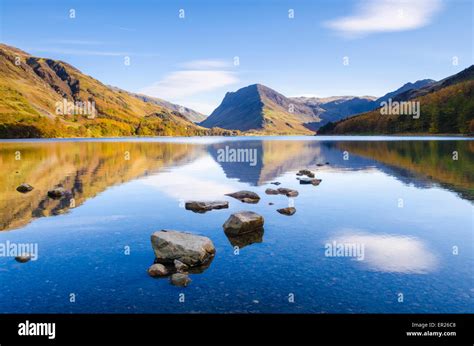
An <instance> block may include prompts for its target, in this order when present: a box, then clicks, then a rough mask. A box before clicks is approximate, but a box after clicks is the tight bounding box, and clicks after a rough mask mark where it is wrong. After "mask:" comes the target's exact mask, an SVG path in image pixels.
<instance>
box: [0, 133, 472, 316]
mask: <svg viewBox="0 0 474 346" xmlns="http://www.w3.org/2000/svg"><path fill="white" fill-rule="evenodd" d="M226 147H227V148H228V149H251V150H255V151H254V152H255V153H256V154H257V156H256V158H257V160H256V161H255V162H253V163H250V162H222V161H220V160H219V151H218V150H219V149H225V148H226ZM18 153H20V157H18ZM456 153H457V154H456ZM455 154H456V155H457V160H453V155H455ZM18 158H20V159H19V160H17V159H18ZM326 162H328V163H329V164H326ZM318 164H319V165H318ZM321 164H322V165H321ZM303 168H309V169H311V170H313V171H314V172H315V173H316V177H317V178H319V179H322V183H321V184H320V185H319V186H317V187H315V186H312V185H300V184H299V182H298V180H297V179H296V172H297V171H298V170H300V169H303ZM0 172H1V174H0V244H6V243H7V242H8V241H9V242H11V243H37V244H38V251H39V253H38V255H39V257H38V259H37V260H36V261H30V262H28V263H24V264H21V263H17V262H16V261H15V260H14V259H13V258H12V257H0V285H1V289H0V312H6V313H28V312H34V313H47V312H65V313H79V312H106V313H107V312H110V313H112V312H125V313H128V312H129V313H140V312H152V313H153V312H156V313H174V312H177V313H181V312H217V313H228V312H275V313H279V312H282V313H375V312H382V313H383V312H385V313H404V312H407V313H418V312H419V313H438V312H448V313H462V312H470V313H472V312H474V282H473V280H474V279H473V278H474V272H473V268H474V249H473V201H474V141H472V140H460V139H446V138H444V139H443V138H437V139H426V138H425V139H421V140H420V138H394V137H390V138H383V137H376V138H348V137H345V138H338V137H332V138H308V137H300V138H297V137H292V138H278V137H275V138H232V139H228V138H201V139H196V138H191V139H163V140H157V139H150V140H147V139H140V140H136V139H135V140H130V139H121V140H103V141H91V140H76V141H66V140H58V141H24V142H22V141H4V142H0ZM273 181H279V182H281V185H280V186H282V187H289V188H294V189H297V190H298V191H299V193H300V194H299V196H298V197H296V198H294V199H293V200H289V199H288V198H287V197H285V196H281V195H279V196H270V195H266V194H265V192H264V191H265V189H267V188H269V187H272V188H275V185H271V184H270V183H271V182H273ZM23 182H27V183H30V184H31V185H33V186H34V187H35V189H34V190H33V191H32V192H30V193H28V194H25V195H23V194H20V193H18V192H17V191H16V190H15V189H16V187H17V186H18V185H19V184H21V183H23ZM59 184H62V185H63V186H64V187H65V188H66V189H67V190H68V191H71V194H72V197H73V198H74V202H75V205H72V206H71V200H70V197H65V198H63V199H60V200H52V199H49V198H48V197H47V196H46V194H47V191H48V190H49V189H51V188H53V187H55V186H57V185H59ZM242 189H245V190H251V191H255V192H257V193H258V194H259V195H260V196H261V200H260V202H259V203H258V204H255V205H251V204H244V203H241V202H239V201H238V200H234V199H232V198H230V197H226V196H224V194H226V193H230V192H235V191H238V190H242ZM188 199H199V200H213V199H219V200H228V201H229V202H230V208H229V209H224V210H215V211H211V212H208V213H206V214H195V213H193V212H191V211H187V210H185V209H184V208H183V202H184V201H186V200H188ZM269 203H274V205H269ZM291 203H293V204H294V206H295V207H296V210H297V212H296V214H294V215H293V216H285V215H280V214H279V213H277V212H276V209H278V208H282V207H286V206H288V205H289V204H291ZM240 210H251V211H255V212H257V213H260V214H261V215H263V216H264V218H265V229H264V233H263V235H259V236H255V237H251V238H244V239H240V240H237V243H236V240H232V239H228V238H227V237H226V235H225V234H224V232H223V230H222V224H223V223H224V222H225V220H226V219H227V218H228V217H229V215H230V214H231V213H233V212H236V211H240ZM161 229H175V230H181V231H187V232H192V233H195V234H200V235H205V236H207V237H209V238H211V239H212V241H213V242H214V244H215V246H216V256H215V258H214V260H213V261H212V263H211V265H210V267H209V268H208V269H207V270H205V271H204V272H203V273H201V274H194V275H191V279H192V283H191V284H190V286H188V287H186V288H180V287H174V286H172V285H170V283H169V281H168V279H153V278H151V277H149V276H148V275H147V272H146V270H147V268H148V267H149V266H150V264H152V263H153V260H154V255H153V251H152V248H151V244H150V235H151V234H152V232H154V231H157V230H161ZM333 242H336V243H337V244H344V243H347V244H363V246H364V258H363V259H362V260H357V259H356V258H354V257H349V256H342V257H329V256H326V255H325V252H326V251H325V250H326V248H325V246H326V244H333ZM236 244H238V245H239V246H240V251H239V252H238V254H237V253H236V251H235V249H234V247H233V246H234V245H236ZM454 247H455V248H454ZM127 249H130V253H129V254H127V252H126V250H127ZM453 249H457V250H458V251H457V252H456V251H454V252H455V253H453ZM181 293H184V294H185V302H184V303H183V302H180V301H179V297H180V294H181ZM400 293H402V294H403V302H399V298H400ZM71 294H74V295H75V302H70V297H71ZM290 296H291V297H294V302H290V301H289V297H290ZM290 300H291V299H290Z"/></svg>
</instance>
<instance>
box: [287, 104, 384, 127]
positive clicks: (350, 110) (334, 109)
mask: <svg viewBox="0 0 474 346" xmlns="http://www.w3.org/2000/svg"><path fill="white" fill-rule="evenodd" d="M375 99H376V98H375V97H373V96H361V97H357V96H331V97H326V98H318V97H294V98H292V100H294V101H295V102H299V103H303V104H305V105H307V106H308V107H310V108H312V109H313V111H314V112H315V114H317V115H318V117H319V118H320V121H319V122H316V123H313V124H311V127H312V128H313V129H315V130H317V129H318V128H320V127H321V126H323V125H325V124H327V123H328V122H334V121H338V120H341V119H344V118H347V117H348V116H351V115H354V114H358V113H363V112H367V111H369V110H373V109H375V108H376V107H377V103H375ZM307 126H308V125H307Z"/></svg>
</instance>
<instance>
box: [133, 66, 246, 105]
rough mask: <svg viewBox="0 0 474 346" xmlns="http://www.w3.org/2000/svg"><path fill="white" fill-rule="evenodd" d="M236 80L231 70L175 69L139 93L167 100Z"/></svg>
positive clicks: (229, 83) (221, 85)
mask: <svg viewBox="0 0 474 346" xmlns="http://www.w3.org/2000/svg"><path fill="white" fill-rule="evenodd" d="M238 81H239V79H238V78H237V76H236V74H235V73H234V72H232V71H223V70H189V71H176V72H172V73H170V74H168V75H166V76H165V77H164V78H163V79H162V80H160V81H158V82H156V83H154V84H153V85H151V86H148V87H145V88H143V89H142V90H140V93H142V94H145V95H150V96H155V97H160V98H163V99H167V100H173V99H174V100H176V99H182V98H183V97H188V96H191V95H196V94H199V93H203V92H207V91H212V90H215V89H219V88H222V87H224V86H227V85H231V84H234V83H237V82H238Z"/></svg>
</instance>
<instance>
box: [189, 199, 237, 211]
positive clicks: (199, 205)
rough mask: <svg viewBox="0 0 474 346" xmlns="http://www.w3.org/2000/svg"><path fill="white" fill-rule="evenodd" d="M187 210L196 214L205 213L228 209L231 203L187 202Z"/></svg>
mask: <svg viewBox="0 0 474 346" xmlns="http://www.w3.org/2000/svg"><path fill="white" fill-rule="evenodd" d="M184 207H185V209H186V210H192V211H194V212H195V213H205V212H207V211H209V210H212V209H227V208H229V202H227V201H212V202H206V201H187V202H186V203H185V205H184Z"/></svg>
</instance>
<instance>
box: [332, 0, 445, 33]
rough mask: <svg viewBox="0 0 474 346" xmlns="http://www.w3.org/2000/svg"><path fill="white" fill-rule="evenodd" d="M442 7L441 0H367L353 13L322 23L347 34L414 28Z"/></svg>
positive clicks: (426, 21) (427, 21) (419, 26)
mask: <svg viewBox="0 0 474 346" xmlns="http://www.w3.org/2000/svg"><path fill="white" fill-rule="evenodd" d="M441 7H442V5H441V0H368V1H363V2H360V3H359V6H358V9H357V11H356V12H355V13H354V14H352V15H350V16H347V17H342V18H338V19H335V20H332V21H329V22H327V23H325V24H326V26H327V27H329V28H331V29H334V30H336V31H337V32H339V33H341V34H343V35H344V36H349V37H360V36H365V35H368V34H372V33H379V32H395V31H405V30H413V29H417V28H421V27H423V26H426V25H428V24H429V23H430V22H431V21H432V20H433V18H434V16H435V15H436V14H437V13H438V12H439V11H440V10H441Z"/></svg>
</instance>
